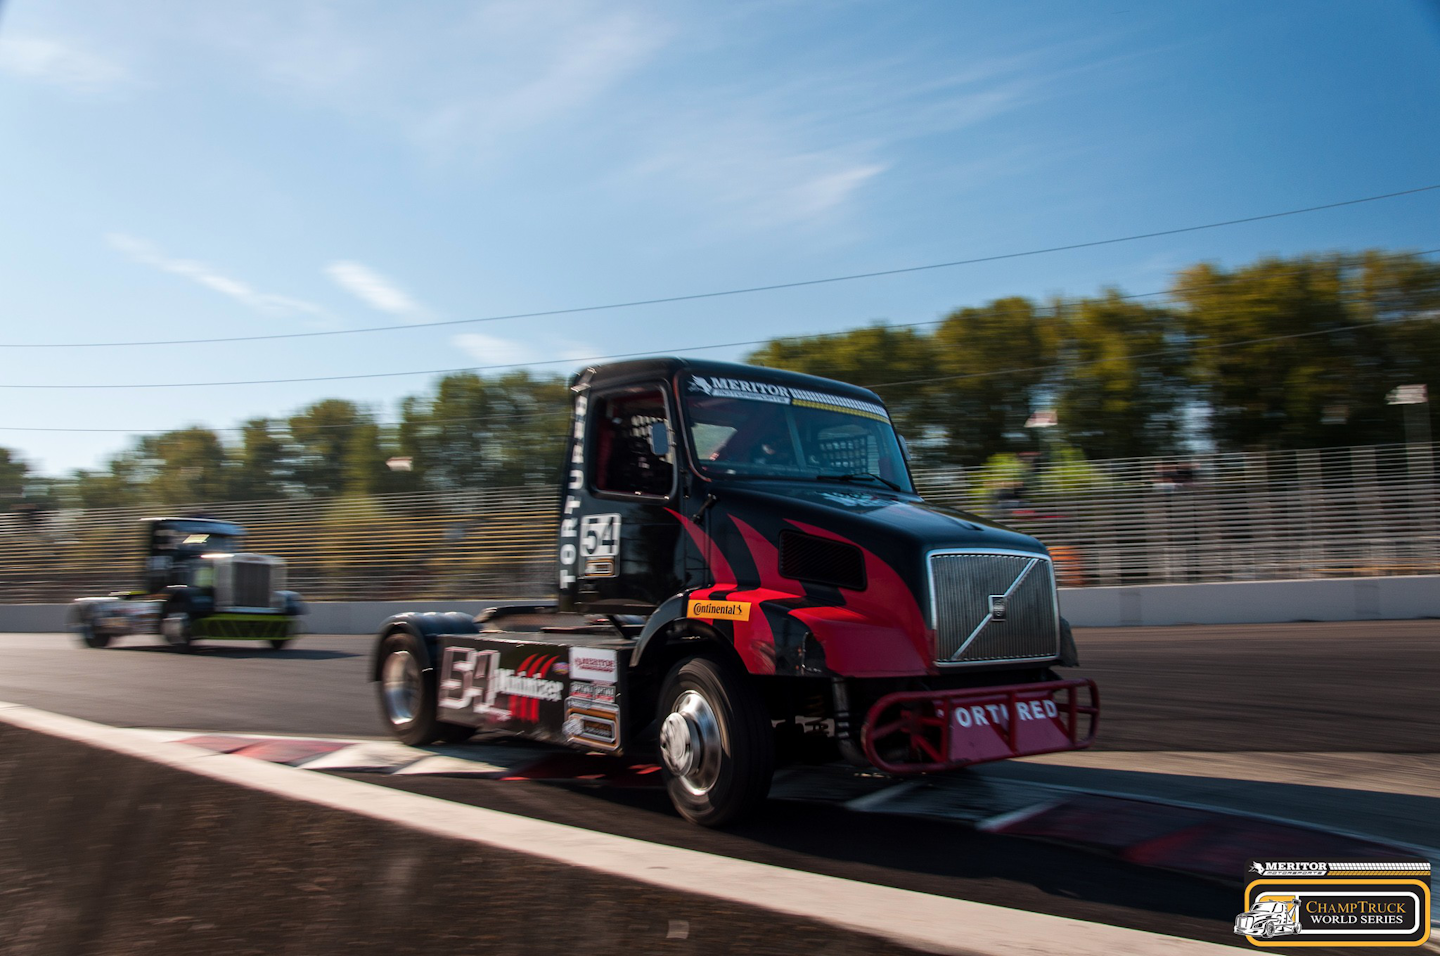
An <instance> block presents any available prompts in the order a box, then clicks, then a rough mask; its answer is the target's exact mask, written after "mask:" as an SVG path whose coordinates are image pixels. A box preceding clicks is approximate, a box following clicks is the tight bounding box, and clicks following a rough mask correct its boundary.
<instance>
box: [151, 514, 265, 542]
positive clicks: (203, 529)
mask: <svg viewBox="0 0 1440 956" xmlns="http://www.w3.org/2000/svg"><path fill="white" fill-rule="evenodd" d="M140 522H141V524H148V525H153V526H155V527H158V528H173V529H174V530H176V531H183V532H186V533H187V534H223V535H228V536H230V537H238V536H239V535H242V534H244V533H245V529H244V528H243V527H241V526H240V525H238V524H236V523H235V522H233V521H221V520H219V519H218V518H141V519H140Z"/></svg>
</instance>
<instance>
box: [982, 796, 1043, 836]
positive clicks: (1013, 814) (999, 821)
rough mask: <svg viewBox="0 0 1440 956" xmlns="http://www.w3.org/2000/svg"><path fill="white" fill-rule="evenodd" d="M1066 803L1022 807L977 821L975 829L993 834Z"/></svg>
mask: <svg viewBox="0 0 1440 956" xmlns="http://www.w3.org/2000/svg"><path fill="white" fill-rule="evenodd" d="M1064 802H1065V801H1064V800H1046V801H1044V802H1042V803H1037V804H1035V805H1034V806H1031V807H1021V808H1020V809H1019V810H1011V811H1010V812H1009V813H997V814H995V816H993V817H986V818H985V819H983V820H976V821H975V829H977V830H984V831H985V832H986V833H991V832H993V831H995V830H999V829H1000V828H1002V827H1008V826H1009V825H1010V824H1012V823H1019V822H1020V821H1021V820H1028V819H1030V818H1031V817H1033V816H1038V815H1039V814H1042V813H1044V812H1045V811H1046V810H1051V809H1053V808H1055V807H1058V806H1060V804H1062V803H1064Z"/></svg>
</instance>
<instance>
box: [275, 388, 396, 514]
mask: <svg viewBox="0 0 1440 956" xmlns="http://www.w3.org/2000/svg"><path fill="white" fill-rule="evenodd" d="M289 426H290V437H291V440H292V442H293V445H294V459H293V469H294V470H293V477H294V482H295V484H296V485H297V486H298V487H299V490H300V491H301V492H302V493H303V494H306V495H315V496H329V495H340V494H373V493H375V492H376V491H378V490H381V488H382V486H383V485H384V483H385V480H386V474H387V471H388V469H387V468H386V464H385V462H386V459H387V458H388V457H389V456H388V455H386V454H385V451H384V449H383V448H382V447H381V444H380V429H379V427H378V426H377V425H376V423H375V419H374V416H373V415H371V414H370V413H369V412H367V411H365V410H364V409H362V408H361V407H360V406H358V405H356V404H355V403H354V402H350V401H346V400H344V399H339V398H327V399H325V400H324V401H320V402H316V403H315V404H313V405H310V406H309V407H307V408H305V409H303V410H301V411H299V412H297V413H296V414H294V415H292V416H290V420H289Z"/></svg>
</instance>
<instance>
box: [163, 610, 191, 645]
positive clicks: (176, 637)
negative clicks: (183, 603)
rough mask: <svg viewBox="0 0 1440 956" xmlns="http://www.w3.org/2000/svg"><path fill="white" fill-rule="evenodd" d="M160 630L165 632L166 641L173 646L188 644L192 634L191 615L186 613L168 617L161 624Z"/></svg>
mask: <svg viewBox="0 0 1440 956" xmlns="http://www.w3.org/2000/svg"><path fill="white" fill-rule="evenodd" d="M160 628H161V630H163V631H164V632H165V640H167V641H169V642H170V643H171V644H184V643H187V641H188V635H189V633H190V615H188V614H186V613H185V612H184V611H181V612H179V613H177V614H169V615H166V617H165V620H164V621H163V622H161V624H160Z"/></svg>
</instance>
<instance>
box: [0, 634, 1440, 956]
mask: <svg viewBox="0 0 1440 956" xmlns="http://www.w3.org/2000/svg"><path fill="white" fill-rule="evenodd" d="M1437 639H1440V622H1437V621H1413V622H1384V623H1361V624H1290V625H1279V626H1243V627H1242V626H1230V627H1177V628H1143V629H1141V628H1127V629H1107V630H1086V631H1080V632H1077V641H1078V642H1079V645H1080V650H1081V657H1082V660H1083V661H1084V663H1085V666H1084V667H1083V668H1082V669H1081V671H1080V672H1081V673H1083V674H1084V675H1085V676H1089V677H1093V678H1094V679H1095V680H1096V681H1097V682H1098V683H1099V684H1100V687H1101V692H1102V695H1103V696H1102V701H1103V711H1104V723H1103V725H1102V726H1103V729H1102V737H1101V740H1102V743H1101V745H1100V746H1101V747H1103V748H1105V749H1108V750H1114V751H1192V752H1193V751H1214V752H1253V751H1268V752H1278V751H1293V752H1327V751H1330V752H1333V751H1354V752H1369V753H1376V752H1397V753H1400V752H1409V753H1434V752H1437V747H1440V743H1437V742H1440V716H1437V715H1436V714H1435V712H1434V711H1433V709H1432V708H1431V706H1430V702H1431V698H1432V696H1433V690H1432V689H1433V688H1434V687H1435V686H1437V683H1440V658H1437V655H1436V653H1435V648H1436V641H1437ZM369 651H370V640H369V639H368V638H364V637H335V636H310V637H304V638H302V639H300V640H299V641H297V642H296V643H295V644H294V645H292V646H291V647H290V648H289V649H287V650H285V651H280V652H276V651H272V650H270V649H269V648H268V647H267V646H265V645H249V644H225V643H220V642H216V643H212V644H209V645H202V646H201V647H200V649H199V650H198V651H197V652H196V653H193V654H181V653H176V652H174V651H171V650H170V649H168V648H166V647H163V646H159V645H158V644H156V643H154V642H152V641H146V640H140V639H131V640H127V641H124V642H121V643H119V644H117V645H115V646H112V647H111V648H107V649H104V650H93V649H88V648H83V647H80V646H78V645H77V644H76V643H75V642H74V640H73V639H72V638H70V637H69V636H67V635H58V634H4V635H0V701H9V702H13V703H19V704H28V705H30V706H34V707H38V708H42V709H45V710H50V711H54V712H58V713H62V714H68V715H71V716H75V717H81V718H85V719H89V720H94V721H99V722H103V723H107V724H111V725H115V726H133V727H149V728H180V729H187V730H201V731H230V732H250V733H275V734H298V735H316V736H343V737H370V736H375V737H379V736H382V735H383V734H384V728H383V727H382V725H381V723H380V719H379V717H378V712H377V709H376V705H375V696H374V688H373V686H372V685H370V684H369V683H367V680H366V677H367V670H368V663H369V661H368V655H369ZM347 775H350V774H347ZM351 776H355V777H356V778H357V779H365V780H367V781H369V782H372V783H380V784H383V785H386V786H393V787H399V788H403V789H407V790H413V791H416V792H420V793H425V794H429V795H431V796H436V797H440V798H443V799H448V800H454V801H458V802H466V803H474V804H477V805H483V806H487V807H492V808H494V809H498V810H504V811H509V812H514V813H521V814H525V815H530V816H536V817H541V818H544V819H548V820H553V821H556V822H561V823H567V824H572V825H576V826H581V827H586V828H590V829H598V830H606V831H609V832H615V833H620V834H624V835H628V836H635V837H639V838H643V839H647V840H651V841H656V842H662V843H672V844H675V845H682V846H687V847H691V848H694V849H698V850H704V851H707V852H712V853H718V854H724V855H730V856H736V857H742V858H746V859H752V860H757V861H760V862H765V863H770V864H774V865H778V866H784V867H789V868H792V869H804V870H811V871H815V872H820V873H827V874H831V875H835V876H842V877H846V878H849V879H856V880H862V881H868V882H875V883H884V884H890V885H895V886H900V887H904V888H907V889H913V890H918V891H921V892H926V893H933V894H939V895H948V896H956V897H963V898H966V899H973V900H978V901H981V902H989V903H997V904H1001V905H1006V906H1012V907H1018V908H1023V909H1032V910H1037V911H1043V912H1050V913H1056V914H1059V915H1064V916H1072V917H1076V918H1080V919H1088V920H1095V921H1099V922H1105V923H1111V924H1114V925H1121V926H1129V927H1134V928H1139V929H1147V930H1151V931H1155V932H1162V933H1170V934H1175V935H1182V936H1189V937H1193V938H1199V939H1208V940H1211V941H1213V942H1219V943H1232V944H1237V945H1242V946H1243V945H1244V942H1243V940H1241V939H1240V938H1239V937H1236V936H1234V935H1233V934H1231V932H1230V928H1229V926H1230V922H1231V920H1232V919H1233V917H1234V914H1235V912H1237V911H1238V907H1237V906H1236V903H1237V898H1238V889H1235V888H1231V887H1228V886H1222V885H1220V884H1217V883H1212V882H1208V881H1205V880H1201V879H1197V878H1194V877H1191V876H1185V875H1181V874H1174V873H1169V872H1165V871H1160V870H1155V869H1152V868H1146V867H1140V866H1135V865H1131V864H1128V863H1125V862H1122V861H1120V860H1117V859H1110V858H1105V857H1101V856H1095V855H1092V854H1089V853H1086V852H1083V851H1080V850H1076V849H1073V848H1069V847H1065V846H1050V845H1046V844H1044V843H1038V842H1034V841H1030V840H1022V839H1018V838H1014V837H1007V836H1000V835H996V834H989V833H983V832H978V831H976V830H974V829H971V828H968V827H964V826H960V825H955V824H950V823H945V822H939V821H936V820H933V819H926V818H921V817H905V816H893V815H879V814H859V813H855V812H852V811H851V810H847V809H846V808H845V807H844V806H841V805H833V804H832V805H812V804H807V803H802V802H785V801H772V802H771V803H770V804H769V805H768V806H767V808H766V811H765V812H764V813H763V814H761V815H760V817H759V818H758V819H756V820H753V821H751V822H747V823H745V824H743V825H741V826H739V827H737V828H735V829H733V830H730V831H727V832H723V833H716V832H711V831H704V830H700V829H698V828H696V827H693V826H690V825H688V824H686V823H684V822H683V821H681V820H680V819H679V818H678V817H677V816H675V814H674V813H673V811H671V810H670V808H669V804H668V800H667V799H666V797H665V795H664V792H663V790H659V789H655V788H644V787H637V788H623V787H605V786H571V785H555V784H553V783H546V782H540V781H531V780H525V781H500V780H477V779H470V778H456V777H419V776H417V777H398V776H397V777H375V776H367V775H358V774H357V775H351Z"/></svg>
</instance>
